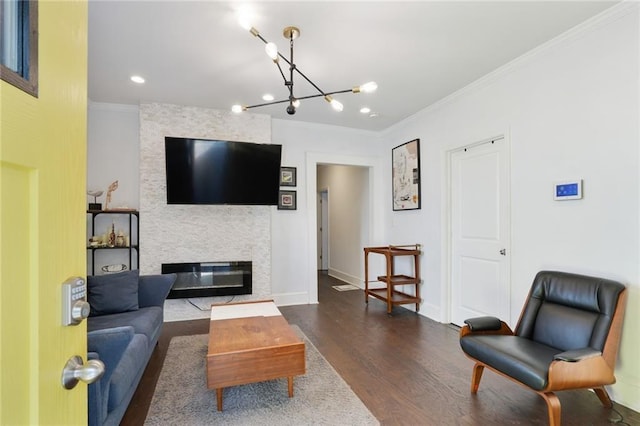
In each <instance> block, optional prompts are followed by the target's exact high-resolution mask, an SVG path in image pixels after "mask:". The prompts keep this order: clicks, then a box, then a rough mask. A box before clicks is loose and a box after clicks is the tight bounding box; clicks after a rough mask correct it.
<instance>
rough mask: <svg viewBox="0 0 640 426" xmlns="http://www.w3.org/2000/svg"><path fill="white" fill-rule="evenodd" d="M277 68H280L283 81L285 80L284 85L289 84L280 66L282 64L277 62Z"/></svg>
mask: <svg viewBox="0 0 640 426" xmlns="http://www.w3.org/2000/svg"><path fill="white" fill-rule="evenodd" d="M276 66H277V67H278V71H280V75H281V76H282V79H283V80H284V84H287V77H285V76H284V71H282V67H281V66H280V63H279V62H276Z"/></svg>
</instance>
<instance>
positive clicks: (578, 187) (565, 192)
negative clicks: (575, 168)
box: [553, 179, 582, 200]
mask: <svg viewBox="0 0 640 426" xmlns="http://www.w3.org/2000/svg"><path fill="white" fill-rule="evenodd" d="M581 198H582V179H575V180H566V181H562V182H556V183H555V184H554V185H553V199H554V200H579V199H581Z"/></svg>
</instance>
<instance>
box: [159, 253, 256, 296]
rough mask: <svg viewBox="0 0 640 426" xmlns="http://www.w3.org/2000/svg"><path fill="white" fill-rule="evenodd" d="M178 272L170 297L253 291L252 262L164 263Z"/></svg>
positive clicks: (166, 268) (164, 269)
mask: <svg viewBox="0 0 640 426" xmlns="http://www.w3.org/2000/svg"><path fill="white" fill-rule="evenodd" d="M162 273H163V274H171V273H175V274H176V275H177V279H176V282H175V283H174V284H173V287H172V288H171V291H170V292H169V296H167V297H168V298H169V299H180V298H186V297H205V296H232V295H238V294H251V262H244V261H241V262H203V263H163V264H162Z"/></svg>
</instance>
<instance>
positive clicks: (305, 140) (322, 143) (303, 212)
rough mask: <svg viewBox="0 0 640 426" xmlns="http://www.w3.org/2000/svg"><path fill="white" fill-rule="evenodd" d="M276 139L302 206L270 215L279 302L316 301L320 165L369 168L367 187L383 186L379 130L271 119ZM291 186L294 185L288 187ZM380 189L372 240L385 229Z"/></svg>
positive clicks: (373, 203)
mask: <svg viewBox="0 0 640 426" xmlns="http://www.w3.org/2000/svg"><path fill="white" fill-rule="evenodd" d="M271 132H272V133H271V134H272V141H273V143H280V144H282V145H283V158H282V165H283V166H292V167H297V176H298V182H297V187H296V188H294V189H295V190H296V191H297V198H298V208H297V210H295V211H286V210H278V211H276V212H275V213H274V215H273V216H272V219H271V224H272V228H271V235H272V243H273V250H272V254H271V257H272V270H271V272H272V290H273V295H274V300H275V301H276V303H278V304H279V305H285V304H299V303H317V301H318V293H317V290H318V289H317V235H316V230H317V227H316V222H317V217H316V197H317V195H316V193H317V177H316V170H317V166H318V164H342V165H355V166H364V167H368V168H369V192H370V193H373V189H372V188H374V187H379V186H380V185H381V183H380V182H381V179H382V174H383V173H382V170H381V169H382V167H381V166H380V155H379V153H380V141H379V135H378V134H377V133H374V132H366V131H361V130H354V129H347V128H343V127H335V126H326V125H319V124H310V123H300V122H294V121H287V120H273V121H272V128H271ZM287 189H290V188H287ZM383 197H384V194H382V193H379V192H377V193H374V194H373V196H372V197H371V199H370V200H369V207H368V209H369V211H370V212H371V218H370V224H371V226H370V230H369V239H370V240H372V239H375V238H377V239H378V240H380V239H381V237H380V236H379V235H380V233H381V231H382V223H383V220H382V217H383V215H382V214H381V213H382V212H381V211H380V209H378V208H374V206H378V205H380V204H381V203H382V201H381V199H382V198H383Z"/></svg>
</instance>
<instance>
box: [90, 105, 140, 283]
mask: <svg viewBox="0 0 640 426" xmlns="http://www.w3.org/2000/svg"><path fill="white" fill-rule="evenodd" d="M88 108H89V110H88V114H87V190H101V191H103V194H102V195H101V196H100V197H98V199H97V202H98V203H101V204H102V207H103V208H104V207H105V199H106V194H107V188H108V186H109V185H110V184H111V183H112V182H114V181H116V180H117V181H118V189H116V190H115V191H114V192H113V193H112V196H111V204H110V206H111V207H127V208H133V209H138V208H139V206H140V184H139V179H138V163H139V157H140V154H139V152H140V142H139V132H140V125H139V120H138V107H137V106H131V105H117V104H104V103H96V102H89V104H88ZM93 201H94V199H93V197H90V196H87V203H89V202H91V203H93ZM90 223H91V217H90V216H89V215H87V240H88V239H89V237H91V235H89V233H90V232H89V229H90V226H89V225H90ZM112 223H114V224H115V227H116V230H119V229H120V230H123V231H124V232H126V233H128V230H129V224H128V221H127V216H112V215H110V216H104V215H102V216H98V217H96V226H95V228H96V229H95V230H94V232H93V234H94V235H102V234H104V233H105V231H107V228H110V227H111V224H112ZM133 228H134V230H133V232H132V233H133V234H134V235H135V234H136V232H137V224H136V223H135V219H134V222H133ZM136 256H137V254H136V253H135V252H134V253H133V259H134V260H133V264H134V267H135V265H136V264H137V260H136V259H137V257H136ZM95 260H96V271H95V273H96V274H97V275H99V274H101V273H102V271H101V270H100V268H101V267H102V266H104V265H111V264H121V263H125V264H126V263H128V260H129V258H128V252H125V251H124V250H98V251H96V252H95ZM91 261H92V259H91V253H90V252H87V271H88V273H91V270H92V264H91Z"/></svg>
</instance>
